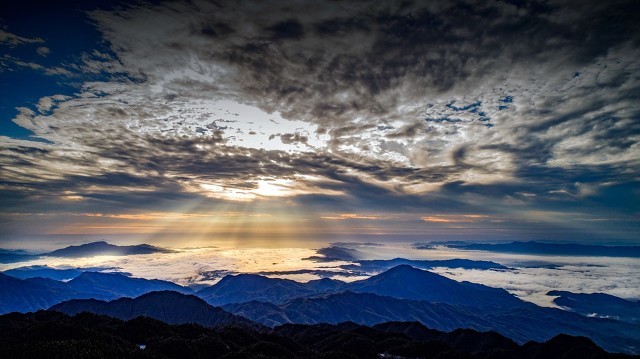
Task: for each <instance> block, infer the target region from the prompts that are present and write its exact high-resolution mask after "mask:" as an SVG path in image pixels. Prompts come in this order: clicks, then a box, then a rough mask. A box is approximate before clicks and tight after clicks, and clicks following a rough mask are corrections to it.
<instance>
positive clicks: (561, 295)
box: [547, 290, 640, 324]
mask: <svg viewBox="0 0 640 359" xmlns="http://www.w3.org/2000/svg"><path fill="white" fill-rule="evenodd" d="M547 295H551V296H558V298H555V299H554V300H553V302H554V303H555V304H557V305H559V306H561V307H565V308H568V309H570V310H572V311H574V312H576V313H580V314H582V315H586V316H590V317H600V318H611V319H616V320H622V321H625V322H629V323H638V324H640V302H633V301H630V300H626V299H622V298H618V297H616V296H613V295H609V294H604V293H591V294H582V293H571V292H565V291H559V290H553V291H550V292H548V293H547Z"/></svg>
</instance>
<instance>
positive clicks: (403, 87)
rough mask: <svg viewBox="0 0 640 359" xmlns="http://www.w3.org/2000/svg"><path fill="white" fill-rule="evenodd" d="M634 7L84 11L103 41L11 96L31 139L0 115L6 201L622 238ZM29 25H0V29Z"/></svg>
mask: <svg viewBox="0 0 640 359" xmlns="http://www.w3.org/2000/svg"><path fill="white" fill-rule="evenodd" d="M639 10H640V9H639V8H638V4H637V3H636V2H634V1H614V2H606V3H603V2H595V1H593V2H591V1H587V2H585V1H548V2H537V1H530V2H511V1H489V2H483V3H482V4H471V3H469V2H464V1H457V2H449V1H436V2H429V3H427V4H424V3H423V2H416V3H412V2H402V3H397V2H377V3H375V4H373V3H370V2H360V1H349V2H332V1H319V2H314V3H313V4H310V3H297V2H289V1H279V2H269V3H268V4H267V3H259V2H232V1H231V2H219V3H210V2H204V1H202V2H200V1H194V2H172V1H165V2H154V3H149V4H145V3H139V4H138V3H136V5H131V6H127V5H122V6H120V7H116V8H110V9H102V10H95V11H90V12H88V13H87V16H88V18H89V19H90V21H91V22H92V23H93V24H95V27H96V28H97V30H98V31H99V32H100V34H101V35H102V37H103V39H104V41H105V42H106V43H107V44H108V46H109V52H110V53H109V54H107V53H103V52H99V51H93V49H87V50H86V53H85V56H83V57H82V58H81V59H78V61H77V62H76V63H65V64H60V66H59V68H60V69H61V70H60V71H62V70H65V71H68V72H69V73H68V74H67V75H66V76H69V78H72V77H73V78H75V79H77V78H82V79H83V81H82V85H81V87H80V89H79V91H78V92H77V93H76V94H75V95H74V96H56V94H53V93H52V94H51V95H50V96H48V97H45V98H42V99H41V100H40V101H39V102H38V105H37V106H35V107H34V108H21V109H20V114H19V115H18V116H17V117H16V118H15V119H14V122H15V123H16V124H18V125H20V126H21V127H23V128H25V129H28V130H30V131H32V132H33V133H34V136H35V138H37V141H35V140H34V141H29V140H24V139H16V138H11V137H6V136H5V137H0V141H1V143H2V150H1V151H0V165H1V168H0V192H1V193H0V194H1V195H2V196H3V198H6V206H3V211H4V212H11V213H14V212H20V213H31V212H33V211H34V208H39V209H45V210H56V211H66V212H72V213H76V212H90V213H94V212H105V213H106V212H128V211H138V210H149V209H156V210H157V209H159V208H164V207H165V206H166V203H167V201H169V202H171V203H174V204H175V203H177V202H180V203H196V202H197V203H199V205H200V206H204V204H203V203H208V204H209V205H210V206H217V207H219V206H227V207H229V208H234V209H237V208H244V206H246V203H247V202H255V201H269V200H273V199H283V200H285V201H290V202H289V203H290V205H303V206H304V207H306V208H307V210H308V211H311V212H318V213H321V215H318V216H317V217H322V216H324V217H327V218H326V220H330V219H328V218H330V217H335V218H339V217H343V214H345V213H349V214H353V216H351V217H349V216H346V217H343V218H344V221H351V222H354V223H359V222H362V221H366V220H367V219H366V217H371V218H373V217H375V216H381V214H380V213H382V214H383V215H387V217H389V216H391V217H392V216H393V215H394V214H397V213H413V214H415V215H414V216H413V217H415V218H414V219H415V220H414V219H412V221H413V222H412V223H418V224H414V225H415V226H416V228H423V227H421V226H425V225H431V226H433V228H440V226H448V227H451V226H453V227H456V226H457V227H470V226H472V225H480V226H481V227H485V228H494V229H500V228H501V229H504V230H513V228H516V227H519V226H523V225H525V226H526V227H527V228H528V229H537V228H539V227H545V228H552V229H556V230H558V231H564V230H566V231H569V233H573V234H576V233H588V235H590V236H592V237H598V238H608V239H611V238H613V239H620V240H631V239H633V235H634V233H637V230H638V229H639V228H638V225H637V223H636V224H634V223H635V220H634V219H635V217H637V215H638V212H639V208H638V203H640V201H639V200H638V199H639V198H638V197H639V193H638V190H637V188H638V178H639V175H640V173H639V171H638V168H640V166H639V165H640V163H639V162H640V148H639V144H638V140H639V139H640V121H639V119H640V105H638V101H637V99H638V98H639V97H640V96H639V95H640V79H639V78H638V74H639V73H640V68H639V66H640V65H639V64H638V61H637V59H638V58H640V43H639V40H638V39H640V25H638V24H640V19H639V18H638V15H637V14H638V13H640V12H639ZM43 36H44V35H43ZM43 41H44V40H42V39H41V38H39V37H26V36H20V35H17V34H12V33H9V32H6V31H2V32H0V42H1V44H4V46H18V45H20V44H22V43H34V42H35V43H37V44H38V46H40V45H42V42H43ZM1 44H0V45H1ZM40 49H42V50H40ZM40 49H39V50H38V53H39V54H40V55H42V57H44V56H47V54H48V53H49V50H44V48H43V47H42V46H40ZM53 51H55V49H53ZM2 61H3V66H4V65H6V66H9V67H11V66H22V65H20V64H19V63H18V62H19V59H12V58H6V57H5V58H4V59H3V60H2ZM12 64H13V65H12ZM35 65H37V64H35ZM38 66H40V65H38ZM48 68H49V67H48ZM35 70H36V69H34V71H35ZM97 74H100V76H97ZM346 203H348V206H350V208H346V210H345V206H346ZM185 206H186V205H185ZM192 206H193V205H192ZM587 209H588V210H587ZM338 210H339V211H340V212H342V213H338V214H335V213H332V212H335V211H338ZM365 211H369V212H376V213H377V214H375V213H369V214H367V213H365V214H359V213H360V212H365ZM327 212H330V213H329V214H326V213H327ZM356 212H357V213H356ZM14 214H15V213H14ZM9 215H10V214H5V215H3V216H4V217H5V219H3V221H8V219H7V218H9V217H7V216H9ZM413 217H412V218H413ZM419 218H422V219H423V220H419ZM344 221H343V222H344ZM401 222H402V220H400V221H396V226H398V227H400V226H401V224H398V223H401ZM384 223H385V222H384V221H383V222H379V225H381V226H383V225H384ZM571 231H573V232H571Z"/></svg>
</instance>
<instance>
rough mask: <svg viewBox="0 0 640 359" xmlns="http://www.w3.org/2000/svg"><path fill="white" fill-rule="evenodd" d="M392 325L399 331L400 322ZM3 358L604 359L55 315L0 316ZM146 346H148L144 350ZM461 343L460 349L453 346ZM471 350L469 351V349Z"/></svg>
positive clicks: (467, 341)
mask: <svg viewBox="0 0 640 359" xmlns="http://www.w3.org/2000/svg"><path fill="white" fill-rule="evenodd" d="M391 327H398V328H402V323H395V324H393V325H392V326H391ZM0 333H2V334H3V335H2V336H0V357H2V358H81V357H82V358H181V359H182V358H220V357H224V358H372V359H373V358H381V357H387V358H440V359H445V358H478V359H480V358H487V359H488V358H522V359H548V358H565V359H585V358H587V359H596V358H597V359H599V358H603V359H607V358H625V357H627V356H625V355H622V354H608V353H606V352H605V351H604V350H602V349H601V348H599V347H598V346H596V345H595V344H593V342H591V341H589V340H588V339H585V338H574V337H569V336H565V335H562V336H558V337H555V338H552V339H551V340H549V341H548V342H545V343H535V342H530V343H527V344H526V345H524V346H522V347H519V346H517V345H516V346H514V345H513V342H510V341H509V340H508V339H506V338H500V336H499V335H497V334H495V333H482V332H473V331H457V332H453V333H440V334H439V335H440V336H441V337H442V339H433V340H427V341H422V340H416V339H413V338H411V337H409V336H407V335H405V334H404V333H402V332H394V331H391V330H390V331H386V330H380V329H379V327H376V328H369V327H365V326H361V325H357V324H354V323H341V324H338V325H328V324H320V325H284V326H281V327H277V328H274V330H273V331H271V332H269V331H265V330H254V329H253V328H251V327H247V326H241V327H238V326H236V327H215V328H206V327H202V326H199V325H194V324H191V325H171V324H167V323H164V322H161V321H158V320H155V319H152V318H149V317H138V318H135V319H132V320H129V321H122V320H119V319H115V318H110V317H107V316H99V315H95V314H91V313H81V314H78V315H75V316H73V317H70V316H67V315H65V314H63V313H59V312H54V311H40V312H37V313H29V314H17V313H14V314H8V315H3V316H0ZM140 345H144V346H145V349H141V348H140ZM456 345H460V347H456ZM465 348H470V349H465Z"/></svg>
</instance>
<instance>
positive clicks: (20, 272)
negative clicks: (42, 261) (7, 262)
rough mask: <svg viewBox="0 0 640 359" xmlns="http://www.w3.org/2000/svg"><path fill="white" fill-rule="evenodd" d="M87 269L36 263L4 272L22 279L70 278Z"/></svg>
mask: <svg viewBox="0 0 640 359" xmlns="http://www.w3.org/2000/svg"><path fill="white" fill-rule="evenodd" d="M85 271H86V269H83V268H67V269H57V268H52V267H49V266H46V265H34V266H28V267H19V268H14V269H9V270H6V271H4V272H2V273H4V274H6V275H9V276H12V277H15V278H20V279H28V278H37V277H40V278H49V279H54V280H69V279H73V278H75V277H77V276H79V275H80V274H82V273H84V272H85Z"/></svg>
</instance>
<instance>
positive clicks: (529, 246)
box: [414, 241, 640, 258]
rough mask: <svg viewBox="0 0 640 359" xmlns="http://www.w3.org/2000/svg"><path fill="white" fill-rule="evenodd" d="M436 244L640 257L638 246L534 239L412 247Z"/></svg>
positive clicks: (546, 252) (510, 250) (534, 252)
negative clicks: (553, 241)
mask: <svg viewBox="0 0 640 359" xmlns="http://www.w3.org/2000/svg"><path fill="white" fill-rule="evenodd" d="M436 246H444V247H448V248H455V249H464V250H475V251H489V252H499V253H518V254H541V255H563V256H595V257H631V258H640V246H605V245H595V244H576V243H546V242H544V243H543V242H536V241H529V242H510V243H496V244H488V243H471V242H460V241H453V242H429V243H416V245H415V246H414V247H415V248H416V249H427V250H430V249H433V248H435V247H436Z"/></svg>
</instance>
